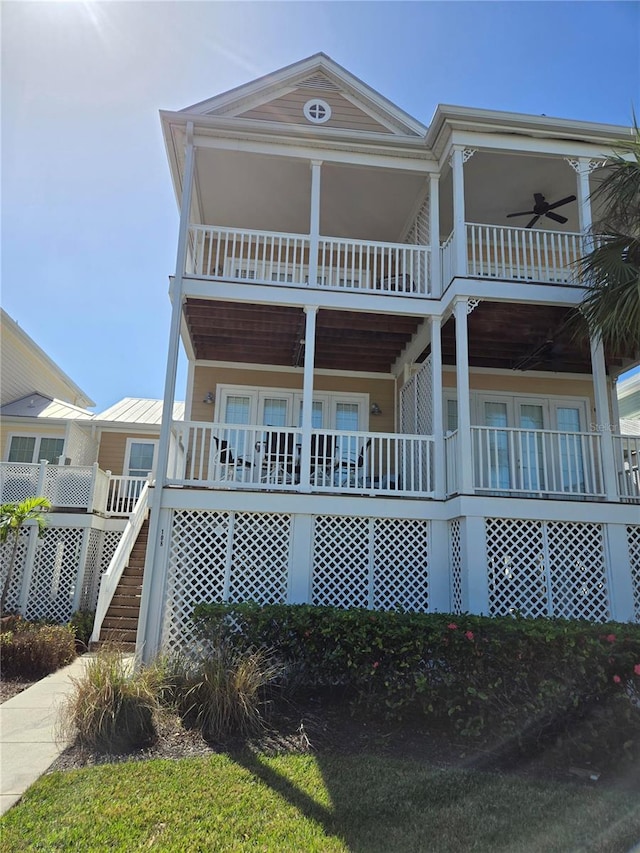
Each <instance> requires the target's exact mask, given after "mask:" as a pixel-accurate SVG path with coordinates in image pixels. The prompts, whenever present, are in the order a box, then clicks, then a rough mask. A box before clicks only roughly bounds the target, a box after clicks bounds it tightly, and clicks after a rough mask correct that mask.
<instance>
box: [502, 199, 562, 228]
mask: <svg viewBox="0 0 640 853" xmlns="http://www.w3.org/2000/svg"><path fill="white" fill-rule="evenodd" d="M533 199H534V202H535V204H534V205H533V210H524V211H520V213H508V214H507V219H511V217H512V216H530V215H531V214H532V213H533V219H532V220H531V221H530V222H528V223H527V225H526V226H525V227H526V228H532V227H533V226H534V225H535V224H536V222H537V221H538V219H540V217H541V216H547V217H548V218H549V219H553V220H554V221H555V222H561V223H562V224H564V223H565V222H568V219H567V217H566V216H561V215H560V214H559V213H553V211H554V210H555V209H556V207H562V205H563V204H569V202H570V201H575V200H576V197H575V196H574V195H568V196H567V197H566V198H561V199H560V201H554V203H553V204H549V202H548V201H546V200H545V197H544V196H543V195H542V193H534V194H533Z"/></svg>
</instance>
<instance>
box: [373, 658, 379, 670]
mask: <svg viewBox="0 0 640 853" xmlns="http://www.w3.org/2000/svg"><path fill="white" fill-rule="evenodd" d="M371 666H372V667H373V668H374V669H377V668H378V667H379V666H380V661H379V660H374V662H373V663H372V664H371Z"/></svg>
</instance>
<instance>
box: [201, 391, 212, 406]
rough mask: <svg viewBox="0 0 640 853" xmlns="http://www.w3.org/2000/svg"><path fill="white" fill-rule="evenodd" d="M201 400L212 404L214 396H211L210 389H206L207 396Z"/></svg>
mask: <svg viewBox="0 0 640 853" xmlns="http://www.w3.org/2000/svg"><path fill="white" fill-rule="evenodd" d="M202 402H203V403H209V404H210V405H213V403H214V396H213V394H212V392H211V391H207V396H206V397H205V398H204V400H203V401H202Z"/></svg>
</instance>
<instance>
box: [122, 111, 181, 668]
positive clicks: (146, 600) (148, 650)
mask: <svg viewBox="0 0 640 853" xmlns="http://www.w3.org/2000/svg"><path fill="white" fill-rule="evenodd" d="M194 168H195V146H194V144H193V122H188V124H187V145H186V151H185V166H184V177H183V182H182V199H181V203H180V227H179V230H178V248H177V251H176V271H175V277H174V281H173V288H172V294H171V295H172V300H171V302H172V305H171V326H170V332H169V351H168V353H167V371H166V375H165V385H164V400H163V404H162V426H161V428H160V441H159V443H158V457H157V465H156V485H155V489H154V494H153V498H152V504H151V512H150V515H149V538H148V542H147V554H146V558H145V564H144V579H143V583H142V596H141V600H140V617H139V619H138V634H137V637H136V648H137V650H138V653H140V651H141V652H142V657H143V660H144V661H145V662H146V661H149V660H151V659H152V658H153V656H154V655H155V653H156V652H157V650H158V646H159V642H160V630H161V625H162V602H163V600H164V587H165V571H164V570H161V569H164V568H165V567H166V560H164V559H163V558H164V552H166V549H167V544H166V542H165V536H164V531H163V529H162V528H161V526H160V513H161V507H162V489H163V487H164V485H165V483H166V479H167V466H168V461H169V442H170V439H171V421H172V415H173V401H174V399H175V391H176V374H177V369H178V354H179V350H180V324H181V321H182V298H183V296H182V280H183V274H184V269H185V260H186V253H187V238H188V234H189V214H190V210H191V194H192V190H193V174H194ZM159 549H163V550H162V553H158V559H156V553H157V552H158V551H159ZM156 563H157V565H156Z"/></svg>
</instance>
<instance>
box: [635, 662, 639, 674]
mask: <svg viewBox="0 0 640 853" xmlns="http://www.w3.org/2000/svg"><path fill="white" fill-rule="evenodd" d="M633 671H634V672H635V674H636V675H640V663H637V664H636V665H635V666H634V668H633Z"/></svg>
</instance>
